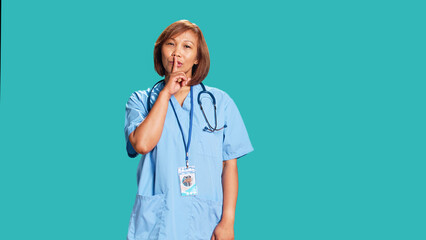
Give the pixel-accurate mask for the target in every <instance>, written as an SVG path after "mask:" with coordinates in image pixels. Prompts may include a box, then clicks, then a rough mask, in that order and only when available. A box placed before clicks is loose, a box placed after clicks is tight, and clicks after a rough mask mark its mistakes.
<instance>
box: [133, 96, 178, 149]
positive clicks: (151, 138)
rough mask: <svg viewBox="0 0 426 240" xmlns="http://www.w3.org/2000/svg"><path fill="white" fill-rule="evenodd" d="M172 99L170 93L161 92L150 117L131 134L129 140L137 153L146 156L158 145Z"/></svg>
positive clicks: (149, 114)
mask: <svg viewBox="0 0 426 240" xmlns="http://www.w3.org/2000/svg"><path fill="white" fill-rule="evenodd" d="M170 97H171V95H170V94H169V93H167V92H165V91H161V92H160V93H159V95H158V98H157V100H156V101H155V103H154V106H152V109H151V111H150V112H149V113H148V116H147V117H146V118H145V119H144V121H143V122H142V123H141V124H140V125H139V126H138V127H137V128H136V129H135V131H133V132H132V134H130V135H131V136H129V140H130V143H131V144H132V145H133V147H134V148H135V150H136V152H138V153H141V154H146V153H148V152H150V151H151V150H152V149H153V148H154V147H155V146H156V145H157V143H158V141H159V140H160V137H161V134H162V132H163V127H164V121H165V119H166V115H167V108H168V104H169V99H170Z"/></svg>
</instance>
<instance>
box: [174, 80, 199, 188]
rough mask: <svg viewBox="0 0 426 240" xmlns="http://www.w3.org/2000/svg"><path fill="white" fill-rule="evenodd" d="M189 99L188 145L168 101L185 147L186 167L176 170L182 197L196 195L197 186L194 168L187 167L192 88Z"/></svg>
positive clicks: (192, 106)
mask: <svg viewBox="0 0 426 240" xmlns="http://www.w3.org/2000/svg"><path fill="white" fill-rule="evenodd" d="M190 95H191V96H190V98H191V110H190V114H189V133H188V144H187V143H186V142H185V136H184V135H183V129H182V125H181V124H180V121H179V117H178V115H177V114H176V109H175V107H174V105H173V102H172V101H171V99H170V103H171V105H172V108H173V112H174V113H175V116H176V120H177V123H178V125H179V129H180V133H181V134H182V140H183V145H184V146H185V152H186V154H185V162H186V167H180V168H178V175H179V182H180V193H181V195H182V196H190V195H197V192H198V191H197V184H196V183H195V167H194V166H189V162H188V158H189V146H190V145H191V135H192V119H193V118H194V101H193V92H192V86H191V90H190Z"/></svg>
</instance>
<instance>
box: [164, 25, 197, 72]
mask: <svg viewBox="0 0 426 240" xmlns="http://www.w3.org/2000/svg"><path fill="white" fill-rule="evenodd" d="M197 49H198V37H197V35H196V34H195V33H194V32H192V31H191V30H188V31H186V32H183V33H181V34H179V35H175V36H172V37H171V38H170V39H167V40H166V41H165V42H164V44H163V46H162V47H161V55H162V57H161V60H162V62H163V66H164V69H166V72H167V75H168V74H170V73H171V71H172V67H173V56H175V55H176V58H177V61H178V68H177V69H178V71H180V72H184V73H185V74H186V76H187V77H192V66H194V64H198V59H197Z"/></svg>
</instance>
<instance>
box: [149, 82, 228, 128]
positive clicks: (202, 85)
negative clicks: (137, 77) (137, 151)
mask: <svg viewBox="0 0 426 240" xmlns="http://www.w3.org/2000/svg"><path fill="white" fill-rule="evenodd" d="M162 82H164V79H163V80H160V81H158V82H157V83H156V84H154V86H153V87H152V88H151V90H150V91H149V94H148V112H149V111H151V94H152V90H154V88H155V87H156V86H157V85H158V84H160V83H162ZM200 85H201V87H202V88H203V91H201V92H200V93H198V98H197V99H198V105H200V109H201V111H202V112H203V116H204V119H205V120H206V122H207V125H208V127H204V129H203V131H207V132H215V131H220V130H222V129H224V128H226V125H224V126H223V127H221V128H217V116H216V98H215V97H214V96H213V94H212V93H211V92H209V91H207V90H206V87H205V86H204V84H203V83H200ZM202 94H208V95H209V96H210V97H211V99H212V102H213V106H214V128H213V127H212V126H211V125H210V122H209V120H207V116H206V113H205V112H204V110H203V104H202V103H201V95H202Z"/></svg>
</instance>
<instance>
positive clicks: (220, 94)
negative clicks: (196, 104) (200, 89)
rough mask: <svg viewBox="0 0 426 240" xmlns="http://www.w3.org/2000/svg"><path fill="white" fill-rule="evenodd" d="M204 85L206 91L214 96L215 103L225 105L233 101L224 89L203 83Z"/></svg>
mask: <svg viewBox="0 0 426 240" xmlns="http://www.w3.org/2000/svg"><path fill="white" fill-rule="evenodd" d="M204 86H205V87H206V90H207V91H209V92H211V93H212V94H213V95H214V97H215V98H216V102H217V105H223V106H227V105H228V104H229V103H233V100H232V98H231V97H230V96H229V94H228V93H226V92H225V91H223V90H221V89H219V88H216V87H211V86H207V85H205V84H204Z"/></svg>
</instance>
